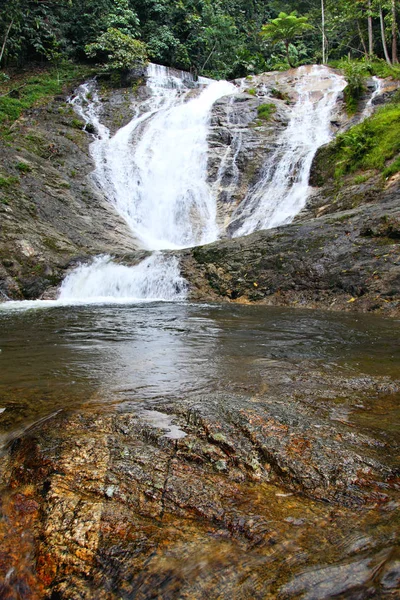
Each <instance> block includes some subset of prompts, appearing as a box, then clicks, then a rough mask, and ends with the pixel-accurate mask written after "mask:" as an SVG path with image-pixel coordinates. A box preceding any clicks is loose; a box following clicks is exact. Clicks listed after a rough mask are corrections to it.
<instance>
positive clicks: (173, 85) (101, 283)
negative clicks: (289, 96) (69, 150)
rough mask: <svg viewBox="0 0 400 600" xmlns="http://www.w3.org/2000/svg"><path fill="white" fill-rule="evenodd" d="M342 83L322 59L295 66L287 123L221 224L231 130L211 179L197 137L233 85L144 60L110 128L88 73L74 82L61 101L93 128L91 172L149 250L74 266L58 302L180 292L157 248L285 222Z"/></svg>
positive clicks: (299, 202)
mask: <svg viewBox="0 0 400 600" xmlns="http://www.w3.org/2000/svg"><path fill="white" fill-rule="evenodd" d="M345 85H346V84H345V80H344V78H343V77H341V76H339V75H337V74H335V73H334V72H333V71H331V70H329V69H327V68H325V67H316V66H314V67H302V68H300V69H299V70H298V75H297V84H296V88H295V91H296V92H297V94H298V100H297V103H296V104H295V106H294V107H293V110H292V117H291V120H290V122H289V125H288V127H287V129H286V130H285V132H284V133H283V134H282V137H281V139H280V141H279V144H278V149H277V150H276V151H275V152H274V153H273V154H272V155H271V156H270V157H269V158H268V160H267V163H266V165H265V168H264V173H263V176H262V178H261V180H260V182H259V183H258V184H257V185H256V186H255V187H254V188H253V189H252V190H251V191H250V193H249V194H248V195H247V197H246V198H245V199H244V200H243V201H242V202H241V203H240V205H239V206H238V208H237V209H236V212H235V213H234V215H233V220H232V223H231V224H227V223H224V224H223V223H221V222H220V221H221V219H219V218H218V215H217V202H216V197H217V195H218V194H217V189H216V188H217V187H218V183H219V182H220V181H222V179H223V176H224V169H225V168H230V169H231V170H232V171H233V173H234V174H235V169H237V168H238V167H237V164H236V159H237V156H238V154H239V152H240V151H241V138H238V139H237V140H236V142H235V143H232V147H230V148H228V149H227V152H226V155H225V157H223V158H222V162H221V164H220V167H219V174H218V178H217V179H218V180H217V182H216V184H215V185H214V187H213V188H211V187H210V186H209V184H208V172H207V161H208V144H207V136H208V131H209V128H208V125H209V118H210V113H211V108H212V106H213V104H214V103H215V102H216V101H217V100H218V99H220V98H222V97H223V96H227V95H234V94H236V93H240V92H241V91H242V88H239V89H238V88H237V87H236V86H235V85H233V84H231V83H228V82H226V81H222V82H216V81H211V80H207V79H200V80H199V81H198V82H194V80H193V78H192V77H191V76H190V74H188V73H179V72H176V71H171V70H170V69H168V68H166V67H160V66H157V65H150V66H149V68H148V73H147V88H148V90H149V95H148V97H147V98H146V99H144V100H143V101H142V102H139V103H136V104H135V108H134V109H133V118H132V120H131V121H130V122H129V123H128V124H127V125H125V126H124V127H122V128H121V129H120V130H118V131H117V133H116V134H115V135H114V136H111V133H110V130H109V128H108V127H107V126H106V125H105V124H104V123H102V120H101V112H102V102H101V100H100V98H99V95H98V93H97V90H96V82H95V81H91V82H88V83H86V84H84V85H82V86H80V88H79V89H78V90H77V93H76V95H75V96H74V97H73V98H72V99H71V104H72V105H73V106H74V108H75V110H76V111H77V112H78V113H79V115H80V116H81V117H82V118H83V119H84V120H85V122H86V124H89V123H90V124H91V126H92V127H94V130H95V132H96V133H95V139H94V141H93V143H92V144H91V148H90V150H91V154H92V156H93V159H94V162H95V166H96V168H95V171H94V173H93V179H94V180H95V182H96V183H97V185H98V186H99V187H101V189H102V190H103V192H104V193H105V195H106V196H107V198H108V199H109V201H110V202H111V203H112V204H113V205H114V206H115V208H116V210H117V211H118V212H119V213H120V215H121V216H122V217H123V218H124V219H125V221H126V222H127V223H128V225H129V226H130V228H131V230H132V234H133V235H134V236H135V237H136V238H137V239H138V240H139V241H140V243H141V245H142V246H143V247H144V248H147V249H150V250H155V251H157V252H156V253H155V254H154V255H153V256H151V257H149V258H147V259H145V261H143V262H142V263H141V264H139V265H137V266H134V267H125V266H122V265H119V264H116V263H113V262H112V261H111V259H110V258H109V257H100V258H97V259H95V260H94V261H93V263H92V264H91V265H86V266H80V267H78V268H77V269H76V270H75V271H74V272H73V273H72V274H70V275H69V276H68V277H67V279H66V280H65V282H64V284H63V286H62V289H61V292H60V297H59V301H60V302H61V303H66V302H67V303H68V302H83V301H85V300H86V301H88V302H96V301H103V302H104V301H107V302H108V301H115V300H117V301H124V300H128V301H129V300H137V301H143V300H177V299H178V300H181V299H184V297H185V294H186V285H185V282H184V280H183V279H182V277H181V276H180V274H179V266H178V261H177V259H176V258H175V257H174V256H173V255H171V254H170V253H164V254H162V253H159V252H158V251H159V250H166V249H177V248H184V247H190V246H195V245H200V244H204V243H207V242H212V241H214V240H216V239H217V238H218V236H219V234H220V233H222V231H223V228H224V227H226V226H227V225H228V231H229V233H230V234H231V235H233V236H239V235H245V234H248V233H251V232H253V231H255V230H257V229H261V228H269V227H274V226H277V225H281V224H283V223H288V222H290V221H291V220H292V218H293V217H294V216H295V214H297V213H298V212H299V211H300V210H301V208H302V207H303V206H304V204H305V202H306V199H307V195H308V176H309V171H310V167H311V162H312V159H313V156H314V154H315V152H316V150H317V149H318V147H319V146H321V145H322V144H324V143H326V142H328V141H329V139H330V137H331V129H330V118H331V114H332V112H333V109H334V106H335V103H336V101H337V98H338V95H339V93H340V91H341V90H342V89H343V88H344V87H345ZM237 176H239V172H237ZM233 181H235V177H234V178H233ZM218 224H219V225H220V226H219V225H218Z"/></svg>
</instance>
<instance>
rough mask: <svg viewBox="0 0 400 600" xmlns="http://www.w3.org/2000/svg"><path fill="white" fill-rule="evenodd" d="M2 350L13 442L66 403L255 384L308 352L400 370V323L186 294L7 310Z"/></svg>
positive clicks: (1, 323)
mask: <svg viewBox="0 0 400 600" xmlns="http://www.w3.org/2000/svg"><path fill="white" fill-rule="evenodd" d="M0 350H1V352H0V410H1V411H2V412H1V413H0V428H1V429H0V431H1V434H2V435H3V439H5V440H7V439H10V437H13V436H14V435H16V434H18V433H19V432H20V431H21V430H23V429H24V428H26V427H28V426H29V425H31V424H32V423H35V422H37V421H38V420H40V419H43V418H46V417H47V416H49V415H51V414H53V413H54V412H56V411H58V410H60V409H63V408H71V407H76V406H79V405H80V404H87V403H88V402H104V403H118V402H124V401H126V400H129V401H133V402H135V401H137V402H142V401H143V400H146V401H148V402H152V401H153V402H157V400H160V399H164V400H165V399H168V398H170V399H174V398H186V399H188V398H190V397H191V396H192V395H194V394H198V393H199V392H200V391H201V392H215V391H219V392H220V391H229V390H232V389H240V390H241V391H244V393H246V390H247V391H248V393H249V394H252V393H255V392H257V390H259V388H260V386H262V385H263V382H264V383H265V377H268V372H272V370H273V369H276V368H277V367H279V369H280V370H281V371H282V369H283V370H285V369H287V371H288V373H290V370H291V369H292V367H293V366H294V365H296V364H298V363H300V362H304V361H309V362H310V364H311V365H316V366H318V367H323V368H325V369H331V370H333V371H335V372H337V371H338V370H341V369H345V370H346V372H347V373H352V372H354V375H355V376H359V375H360V374H365V375H366V376H386V377H390V378H396V377H398V376H399V365H400V322H399V321H397V320H386V319H381V318H378V317H374V316H366V315H358V316H354V315H349V314H342V315H340V314H337V313H328V312H323V311H309V310H304V311H301V310H292V309H283V308H266V307H249V306H239V305H195V304H184V303H183V304H168V303H156V304H145V305H135V306H132V305H131V306H118V305H117V306H116V305H109V306H101V305H100V306H75V307H73V306H71V307H52V308H49V309H46V310H40V309H30V310H4V308H3V310H0ZM266 374H267V375H266ZM390 402H391V405H390V406H389V408H388V411H389V417H388V413H387V411H386V408H385V407H383V408H382V406H378V409H377V415H378V419H377V420H378V421H379V420H380V419H381V418H382V413H385V414H384V415H383V416H384V417H385V419H386V420H387V421H388V426H389V427H391V428H393V421H392V417H391V415H392V413H393V411H394V412H396V411H397V410H398V409H397V406H392V405H393V398H391V400H390ZM390 402H389V404H390ZM385 411H386V412H385ZM363 414H364V413H363V411H362V410H361V416H359V419H358V421H359V423H360V424H364V425H365V426H366V427H369V426H374V423H373V421H374V413H373V412H372V413H371V411H370V410H369V412H368V414H367V415H364V416H363ZM379 415H380V416H379ZM385 419H384V420H385ZM375 425H376V423H375Z"/></svg>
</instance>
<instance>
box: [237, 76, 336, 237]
mask: <svg viewBox="0 0 400 600" xmlns="http://www.w3.org/2000/svg"><path fill="white" fill-rule="evenodd" d="M298 74H299V75H298V81H297V84H296V87H295V91H296V92H297V94H298V100H297V102H296V105H295V106H294V107H293V111H292V117H291V120H290V122H289V125H288V127H287V128H286V130H285V131H284V133H283V134H282V137H281V139H280V140H279V143H278V148H277V150H276V151H275V152H273V153H272V154H271V155H270V156H269V157H268V160H267V162H266V164H265V166H264V169H263V174H262V177H261V179H260V181H259V182H258V183H257V184H256V185H255V186H254V187H253V188H252V189H251V190H250V192H249V193H248V195H247V196H246V198H245V199H244V200H243V201H242V202H241V203H240V205H239V206H238V208H237V209H236V211H235V213H234V214H233V216H232V223H231V225H230V227H229V229H230V232H231V234H232V235H233V237H239V236H242V235H247V234H249V233H252V232H253V231H256V230H258V229H270V228H272V227H277V226H279V225H283V224H286V223H290V222H291V221H292V219H293V218H294V217H295V216H296V214H298V213H299V212H300V210H301V209H302V208H303V207H304V206H305V204H306V201H307V197H308V194H309V186H308V179H309V175H310V169H311V164H312V160H313V158H314V155H315V153H316V151H317V150H318V148H319V147H320V146H322V145H323V144H326V143H327V142H329V140H330V139H331V137H332V132H331V123H330V117H331V114H332V112H333V109H334V107H335V104H336V102H337V99H338V95H339V94H340V92H341V91H342V90H343V89H344V88H345V86H346V81H345V79H344V78H343V77H341V76H340V75H337V74H336V73H334V72H333V71H331V70H329V69H327V68H326V67H322V66H313V67H301V68H300V69H299V70H298Z"/></svg>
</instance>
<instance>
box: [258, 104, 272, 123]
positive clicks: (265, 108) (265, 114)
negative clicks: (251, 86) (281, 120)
mask: <svg viewBox="0 0 400 600" xmlns="http://www.w3.org/2000/svg"><path fill="white" fill-rule="evenodd" d="M275 111H276V106H275V104H260V106H259V107H258V108H257V112H258V117H259V119H263V121H269V120H270V119H271V117H272V115H273V114H274V112H275Z"/></svg>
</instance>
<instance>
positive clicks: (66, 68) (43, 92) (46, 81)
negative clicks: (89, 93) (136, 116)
mask: <svg viewBox="0 0 400 600" xmlns="http://www.w3.org/2000/svg"><path fill="white" fill-rule="evenodd" d="M89 73H90V69H89V68H88V67H85V66H78V65H73V64H71V63H63V64H62V65H61V66H60V68H59V70H58V71H57V69H54V68H52V69H49V70H42V71H40V72H39V73H38V74H37V75H35V76H31V77H28V78H25V79H24V81H23V83H22V87H20V88H19V89H18V90H17V91H18V95H17V96H16V97H12V96H10V95H9V92H10V91H11V90H13V89H14V85H13V81H12V80H10V81H8V82H6V83H4V84H0V90H1V92H0V93H1V96H0V134H3V135H4V133H5V131H6V129H7V127H8V126H10V125H11V124H12V123H13V122H14V121H16V120H17V119H19V117H20V116H21V114H22V112H23V111H24V110H27V109H29V108H31V107H32V106H35V105H37V104H39V103H41V102H45V101H47V100H48V98H51V97H53V96H55V95H56V94H59V93H60V92H61V91H62V89H63V86H64V85H66V84H70V83H72V82H74V81H76V80H77V79H82V78H83V77H85V76H87V75H88V74H89ZM15 87H16V88H18V87H19V85H16V86H15Z"/></svg>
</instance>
